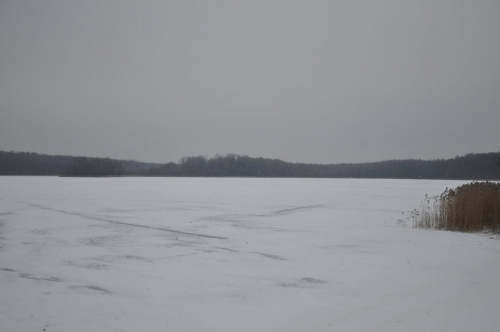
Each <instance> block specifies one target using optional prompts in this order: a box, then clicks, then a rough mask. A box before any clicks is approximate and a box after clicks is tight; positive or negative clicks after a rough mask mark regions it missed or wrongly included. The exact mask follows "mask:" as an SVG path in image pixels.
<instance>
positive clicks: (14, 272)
mask: <svg viewBox="0 0 500 332" xmlns="http://www.w3.org/2000/svg"><path fill="white" fill-rule="evenodd" d="M463 183H464V182H459V181H422V180H359V179H358V180H354V179H247V178H230V179H228V178H104V179H87V178H58V177H0V285H1V289H2V296H1V297H0V322H1V324H2V326H0V330H2V331H42V330H43V329H46V331H423V330H430V331H474V330H475V331H497V330H498V326H500V316H499V315H498V314H497V311H498V310H497V309H498V308H499V307H500V282H499V281H498V275H500V264H499V263H498V262H499V260H498V256H499V254H500V241H499V239H498V238H496V237H495V236H488V235H484V234H462V233H451V232H438V231H425V230H417V229H413V228H411V227H409V226H408V225H407V226H406V227H404V226H403V225H401V223H400V222H398V220H399V219H401V218H403V219H404V218H405V215H404V214H402V212H405V211H410V210H411V209H413V208H415V207H417V206H418V204H419V203H420V201H421V200H423V198H424V196H425V194H429V195H435V194H439V193H441V192H442V191H443V190H444V189H445V187H456V186H458V185H460V184H463Z"/></svg>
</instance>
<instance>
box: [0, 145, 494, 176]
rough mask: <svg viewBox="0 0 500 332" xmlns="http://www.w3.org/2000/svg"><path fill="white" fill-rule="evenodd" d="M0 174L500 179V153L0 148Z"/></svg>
mask: <svg viewBox="0 0 500 332" xmlns="http://www.w3.org/2000/svg"><path fill="white" fill-rule="evenodd" d="M0 175H59V176H191V177H196V176H198V177H304V178H393V179H457V180H500V152H492V153H471V154H467V155H464V156H460V157H455V158H453V159H437V160H416V159H407V160H388V161H380V162H372V163H353V164H305V163H291V162H285V161H282V160H279V159H268V158H253V157H249V156H242V155H236V154H227V155H216V156H215V157H213V158H207V157H204V156H196V157H184V158H182V159H181V160H180V161H179V162H178V163H173V162H171V163H168V164H155V163H143V162H138V161H132V160H116V159H109V158H91V157H72V156H51V155H43V154H37V153H31V152H14V151H0Z"/></svg>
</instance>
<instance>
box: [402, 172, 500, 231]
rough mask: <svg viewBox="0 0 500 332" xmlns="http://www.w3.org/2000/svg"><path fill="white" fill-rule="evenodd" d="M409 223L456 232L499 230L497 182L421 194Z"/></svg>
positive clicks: (420, 226) (498, 188) (499, 209)
mask: <svg viewBox="0 0 500 332" xmlns="http://www.w3.org/2000/svg"><path fill="white" fill-rule="evenodd" d="M411 218H412V219H413V226H414V227H417V228H430V229H442V230H450V231H459V232H479V231H490V232H495V233H500V183H495V182H472V183H469V184H465V185H462V186H460V187H458V188H456V189H448V188H446V190H445V191H444V192H443V193H442V194H441V195H439V196H434V197H428V196H426V197H425V200H424V201H423V202H422V204H421V206H420V208H419V209H415V210H413V211H412V213H411Z"/></svg>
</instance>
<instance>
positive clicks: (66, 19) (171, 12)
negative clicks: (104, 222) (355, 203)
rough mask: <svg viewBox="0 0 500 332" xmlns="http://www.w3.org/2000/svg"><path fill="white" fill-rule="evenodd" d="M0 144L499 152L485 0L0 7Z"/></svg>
mask: <svg viewBox="0 0 500 332" xmlns="http://www.w3.org/2000/svg"><path fill="white" fill-rule="evenodd" d="M0 149H2V150H18V151H34V152H40V153H50V154H72V155H88V156H109V157H113V158H123V159H137V160H143V161H155V162H168V161H177V160H179V159H180V158H181V157H183V156H189V155H199V154H203V155H208V156H212V155H214V154H216V153H221V154H224V153H229V152H232V153H238V154H248V155H250V156H263V157H273V158H280V159H283V160H288V161H303V162H318V163H338V162H359V161H375V160H383V159H402V158H410V157H411V158H424V159H432V158H441V157H442V158H447V157H454V156H455V155H459V154H464V153H467V152H490V151H499V150H500V1H498V0H479V1H473V0H468V1H465V0H446V1H445V0H419V1H402V0H381V1H376V0H367V1H361V0H360V1H353V0H343V1H335V0H329V1H313V0H308V1H292V0H288V1H272V0H266V1H260V0H252V1H237V0H228V1H165V0H157V1H136V0H134V1H132V0H119V1H102V0H98V1H89V0H85V1H83V0H82V1H68V0H44V1H40V0H0Z"/></svg>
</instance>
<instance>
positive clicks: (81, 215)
mask: <svg viewBox="0 0 500 332" xmlns="http://www.w3.org/2000/svg"><path fill="white" fill-rule="evenodd" d="M25 204H26V205H29V206H33V207H36V208H39V209H43V210H49V211H54V212H59V213H62V214H67V215H70V216H78V217H81V218H85V219H90V220H97V221H105V222H108V223H111V224H115V225H125V226H130V227H138V228H146V229H153V230H157V231H162V232H170V233H175V234H181V235H187V236H195V237H204V238H209V239H220V240H226V239H227V238H225V237H222V236H215V235H206V234H199V233H191V232H183V231H178V230H174V229H169V228H164V227H152V226H147V225H139V224H131V223H128V222H123V221H117V220H111V219H105V218H99V217H94V216H88V215H85V214H82V213H77V212H71V211H65V210H60V209H53V208H50V207H48V206H42V205H38V204H33V203H28V202H25Z"/></svg>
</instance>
